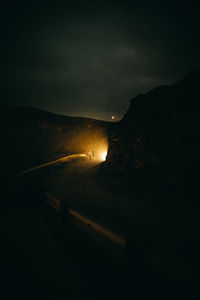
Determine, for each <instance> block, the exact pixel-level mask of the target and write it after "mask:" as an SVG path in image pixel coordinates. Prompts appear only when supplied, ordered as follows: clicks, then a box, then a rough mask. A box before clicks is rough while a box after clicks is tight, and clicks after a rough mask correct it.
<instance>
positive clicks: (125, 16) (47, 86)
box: [0, 0, 200, 120]
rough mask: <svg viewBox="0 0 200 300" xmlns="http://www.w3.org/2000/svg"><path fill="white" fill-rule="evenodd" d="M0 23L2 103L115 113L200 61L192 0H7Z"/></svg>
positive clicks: (199, 23)
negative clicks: (138, 95) (141, 94)
mask: <svg viewBox="0 0 200 300" xmlns="http://www.w3.org/2000/svg"><path fill="white" fill-rule="evenodd" d="M196 2H198V1H196ZM0 22H1V44H0V45H1V46H0V47H1V50H0V51H1V52H0V54H1V69H0V70H1V85H2V87H1V91H2V95H1V104H11V105H17V106H19V105H20V106H21V105H23V106H34V107H38V108H42V109H46V110H49V111H53V112H56V113H61V114H66V115H75V116H85V117H93V118H99V119H105V120H109V119H110V117H111V115H112V114H115V115H116V116H117V118H118V119H120V118H121V117H122V116H123V114H124V113H125V112H126V110H127V109H128V106H129V101H130V99H131V98H133V97H135V96H136V95H137V94H139V93H143V92H147V91H148V90H149V89H152V88H154V87H156V86H158V85H160V84H168V83H173V82H175V81H176V80H177V79H179V78H181V77H183V76H185V74H186V73H187V72H188V71H189V70H191V69H194V68H197V67H199V66H200V18H199V8H198V7H197V4H195V3H194V2H193V1H188V2H185V3H184V2H183V1H179V2H178V1H141V0H140V1H139V0H138V1H125V0H124V1H123V2H122V1H121V2H118V1H67V0H66V1H42V0H41V1H37V0H27V1H16V0H15V1H9V0H8V1H6V2H5V3H4V4H1V8H0Z"/></svg>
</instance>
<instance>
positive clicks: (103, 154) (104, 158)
mask: <svg viewBox="0 0 200 300" xmlns="http://www.w3.org/2000/svg"><path fill="white" fill-rule="evenodd" d="M106 156H107V151H103V152H101V154H100V157H101V160H102V161H105V160H106Z"/></svg>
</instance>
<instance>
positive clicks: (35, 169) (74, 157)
mask: <svg viewBox="0 0 200 300" xmlns="http://www.w3.org/2000/svg"><path fill="white" fill-rule="evenodd" d="M81 157H87V155H86V154H72V155H67V156H64V157H61V158H58V159H56V160H53V161H50V162H48V163H45V164H41V165H39V166H36V167H33V168H30V169H27V170H25V171H23V172H20V173H19V174H18V175H17V176H16V178H19V177H21V176H24V175H26V174H28V173H31V172H34V171H37V170H39V169H41V168H45V167H49V166H53V165H57V164H61V163H64V162H67V161H69V160H71V159H77V158H81Z"/></svg>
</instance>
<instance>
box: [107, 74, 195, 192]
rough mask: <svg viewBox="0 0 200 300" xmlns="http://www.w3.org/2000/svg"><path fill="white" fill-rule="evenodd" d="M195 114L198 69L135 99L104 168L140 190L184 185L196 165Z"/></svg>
mask: <svg viewBox="0 0 200 300" xmlns="http://www.w3.org/2000/svg"><path fill="white" fill-rule="evenodd" d="M199 112H200V70H198V71H195V72H192V73H190V74H188V76H187V77H186V78H184V79H183V80H181V81H179V82H178V83H176V84H175V85H172V86H161V87H158V88H156V89H154V90H152V91H150V92H149V93H147V94H144V95H139V96H137V97H136V98H134V99H132V100H131V103H130V107H129V109H128V111H127V113H126V114H125V116H124V117H123V119H122V120H121V121H120V122H119V123H118V124H116V126H115V129H114V130H113V132H112V134H111V136H110V141H109V150H108V155H107V162H106V165H107V166H108V167H109V168H111V169H113V170H115V171H118V172H122V173H124V174H126V173H127V172H128V174H129V176H132V177H133V178H134V182H133V184H134V183H136V182H137V184H139V186H140V188H147V189H158V188H163V187H166V186H169V185H171V184H178V183H180V182H183V181H184V180H183V178H185V177H187V176H188V177H190V175H191V173H192V174H193V173H194V174H196V172H197V169H198V168H199V166H200V131H199V128H200V118H199ZM195 170H196V171H195ZM195 176H196V175H194V176H193V177H195ZM193 179H194V178H193ZM190 181H191V177H190Z"/></svg>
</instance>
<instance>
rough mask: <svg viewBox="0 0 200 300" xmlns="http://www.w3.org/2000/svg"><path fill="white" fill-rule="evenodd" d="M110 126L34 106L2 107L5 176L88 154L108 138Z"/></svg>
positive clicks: (2, 166) (0, 109) (1, 131)
mask: <svg viewBox="0 0 200 300" xmlns="http://www.w3.org/2000/svg"><path fill="white" fill-rule="evenodd" d="M108 126H109V123H108V122H104V121H100V120H95V119H89V118H83V117H69V116H64V115H58V114H54V113H51V112H47V111H44V110H41V109H36V108H32V107H14V106H0V134H1V142H2V143H1V158H2V160H3V162H2V164H1V169H2V170H3V171H2V176H3V177H6V176H11V175H15V174H16V173H17V172H19V171H22V170H24V169H27V168H29V167H33V166H35V165H38V164H40V163H44V162H47V161H50V160H53V159H57V158H59V157H61V156H64V155H67V154H71V153H83V152H87V151H89V150H91V148H92V149H93V148H94V147H95V145H96V144H98V143H99V142H101V139H102V140H103V139H105V138H106V137H107V128H108Z"/></svg>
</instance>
